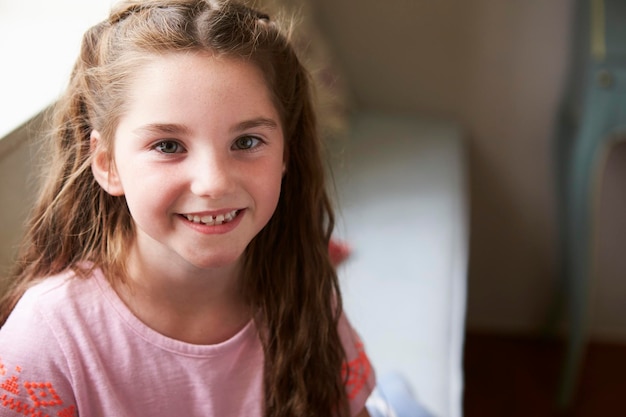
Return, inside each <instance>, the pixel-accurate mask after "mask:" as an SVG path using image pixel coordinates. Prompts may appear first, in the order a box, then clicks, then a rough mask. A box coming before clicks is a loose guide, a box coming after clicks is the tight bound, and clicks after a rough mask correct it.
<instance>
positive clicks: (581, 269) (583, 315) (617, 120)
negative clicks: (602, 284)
mask: <svg viewBox="0 0 626 417" xmlns="http://www.w3.org/2000/svg"><path fill="white" fill-rule="evenodd" d="M575 12H576V16H575V30H574V34H573V37H572V41H573V43H574V45H573V49H572V51H573V54H572V65H571V71H570V75H569V83H568V88H567V89H566V92H565V97H564V103H563V107H562V112H561V117H560V123H559V132H558V134H557V140H556V151H557V152H556V157H557V167H558V175H557V177H558V185H559V207H558V210H559V216H560V218H559V220H560V226H561V227H560V242H561V251H560V255H561V260H562V262H561V265H562V270H561V275H562V279H563V285H564V288H565V289H566V291H565V293H564V295H565V297H566V306H567V308H566V310H565V311H566V312H567V317H566V322H567V323H568V325H569V331H568V335H567V343H566V352H565V360H564V364H563V370H562V375H561V384H560V387H559V393H558V404H559V406H560V407H561V408H567V407H568V406H569V405H570V404H571V402H572V400H573V396H574V394H575V393H576V388H577V382H578V379H579V374H580V368H581V366H582V363H583V360H584V353H585V347H586V343H587V340H588V328H589V315H590V308H589V306H590V301H591V283H592V272H593V237H594V228H593V218H594V205H595V204H596V203H597V202H598V198H597V197H598V196H599V190H600V187H599V186H600V184H601V181H600V180H601V178H602V173H603V171H604V168H605V162H606V159H607V156H608V154H609V152H610V150H611V148H612V147H613V146H614V145H615V144H616V143H617V142H618V141H622V140H624V139H625V138H626V1H624V0H575ZM625 275H626V273H625Z"/></svg>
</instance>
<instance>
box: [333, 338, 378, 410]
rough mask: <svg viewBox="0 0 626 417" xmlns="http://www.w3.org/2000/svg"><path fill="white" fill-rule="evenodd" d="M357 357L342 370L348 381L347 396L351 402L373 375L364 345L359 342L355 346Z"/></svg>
mask: <svg viewBox="0 0 626 417" xmlns="http://www.w3.org/2000/svg"><path fill="white" fill-rule="evenodd" d="M355 347H356V350H357V357H356V358H355V359H353V360H351V361H350V362H348V363H344V364H343V366H342V368H341V375H342V377H343V378H344V380H345V381H346V395H347V396H348V399H349V400H353V399H354V398H356V396H357V394H358V393H359V392H360V391H361V390H362V389H363V387H364V386H365V385H366V384H367V381H368V379H369V377H370V374H371V373H372V365H371V364H370V361H369V359H368V357H367V355H366V354H365V349H364V346H363V343H362V342H361V341H358V342H357V343H356V345H355Z"/></svg>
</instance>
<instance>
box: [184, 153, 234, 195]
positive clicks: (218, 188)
mask: <svg viewBox="0 0 626 417" xmlns="http://www.w3.org/2000/svg"><path fill="white" fill-rule="evenodd" d="M189 174H190V177H191V179H192V180H191V192H192V193H193V194H195V195H197V196H201V197H210V198H213V199H219V198H222V197H223V196H225V195H228V194H229V193H230V192H231V191H232V188H233V185H234V182H233V178H234V174H235V173H234V167H233V166H232V164H230V163H229V162H228V158H227V157H226V156H220V155H212V156H210V157H203V158H197V160H196V161H195V163H194V164H193V165H192V166H191V172H190V173H189Z"/></svg>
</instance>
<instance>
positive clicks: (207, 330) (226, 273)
mask: <svg viewBox="0 0 626 417" xmlns="http://www.w3.org/2000/svg"><path fill="white" fill-rule="evenodd" d="M127 270H128V276H127V277H126V283H125V284H120V285H117V287H116V288H115V290H116V292H117V293H118V295H119V296H120V298H121V299H122V300H123V301H124V303H125V304H126V305H127V306H128V308H129V309H130V310H131V311H132V312H133V313H134V314H135V315H136V316H137V317H138V318H139V319H140V320H141V321H142V322H144V323H145V324H146V325H147V326H149V327H151V328H152V329H154V330H156V331H157V332H159V333H161V334H163V335H165V336H168V337H171V338H173V339H177V340H181V341H183V342H188V343H193V344H202V345H208V344H216V343H220V342H223V341H225V340H228V339H229V338H231V337H232V336H234V335H235V334H236V333H237V332H239V330H241V329H242V328H243V327H244V326H245V325H246V324H247V323H248V322H249V321H250V319H251V313H250V309H249V308H248V306H247V305H246V303H245V302H244V300H243V297H242V296H241V291H240V287H239V284H240V279H239V273H240V272H239V271H240V267H239V264H238V263H237V264H234V265H230V266H226V267H222V268H215V269H210V270H198V269H195V268H181V267H180V265H177V264H176V263H175V262H172V263H169V267H166V268H163V265H159V266H158V267H153V266H151V265H150V264H149V263H146V262H142V261H141V260H139V259H137V257H134V256H133V255H132V252H131V256H129V263H128V268H127Z"/></svg>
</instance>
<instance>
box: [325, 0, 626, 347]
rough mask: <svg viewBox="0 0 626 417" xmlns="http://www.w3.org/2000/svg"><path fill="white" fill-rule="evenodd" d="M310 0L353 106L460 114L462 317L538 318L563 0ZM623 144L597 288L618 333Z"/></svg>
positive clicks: (614, 168)
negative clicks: (464, 214)
mask: <svg viewBox="0 0 626 417" xmlns="http://www.w3.org/2000/svg"><path fill="white" fill-rule="evenodd" d="M315 4H316V5H317V11H318V19H319V21H320V24H321V25H322V27H323V28H324V33H325V34H326V35H327V38H328V39H329V40H330V42H331V45H332V49H333V51H334V53H335V58H336V60H337V62H338V63H339V65H340V67H341V68H342V70H343V77H344V79H345V80H346V81H347V84H349V85H350V87H351V92H352V101H353V109H354V111H359V110H362V109H368V110H371V109H376V110H381V111H399V112H404V113H407V112H408V113H417V114H429V115H432V116H435V117H444V118H452V119H455V120H458V121H460V122H461V123H462V124H463V125H464V126H465V128H466V130H467V132H466V133H467V134H466V136H467V140H468V143H469V150H470V152H469V157H470V168H471V192H472V202H471V229H472V230H471V242H470V244H471V255H470V271H469V299H468V325H469V326H470V327H473V328H487V329H496V330H501V331H507V332H509V331H523V332H528V331H536V330H538V329H540V328H541V326H542V325H543V323H544V322H545V319H546V315H547V313H548V310H549V306H550V305H551V302H552V300H553V295H554V286H555V281H556V277H555V276H556V269H557V268H556V264H555V262H556V250H555V246H556V233H557V231H556V226H555V219H556V213H555V196H554V189H553V171H552V170H553V165H552V155H551V152H552V148H551V147H552V134H553V133H552V132H553V128H554V125H553V123H554V118H555V111H556V108H557V106H558V103H559V99H560V95H561V90H562V87H563V84H564V77H565V73H566V70H567V68H566V63H567V60H568V50H569V46H570V45H569V41H570V33H569V31H570V12H571V8H572V1H571V0H550V1H545V0H528V1H502V0H439V1H418V0H389V1H385V2H381V1H379V0H363V1H361V2H359V3H358V5H355V3H353V2H350V1H347V0H344V1H338V0H317V1H316V2H315ZM623 155H624V152H622V153H621V154H619V155H618V156H616V157H614V158H612V159H611V160H610V164H609V169H608V171H607V175H606V179H607V184H613V185H612V187H613V189H612V191H608V192H606V193H605V196H604V200H603V205H604V211H603V212H602V214H601V215H602V216H603V217H602V223H603V225H604V229H603V230H605V229H606V230H608V231H609V232H606V230H605V232H606V233H605V237H603V238H601V241H600V245H601V246H600V247H601V250H602V251H603V254H602V256H601V257H600V259H599V261H600V264H599V266H598V270H599V272H600V276H599V277H598V279H597V280H596V291H595V292H596V293H595V295H594V297H595V313H596V314H595V317H594V321H593V324H594V329H595V331H596V333H597V334H603V335H607V334H608V335H609V336H610V337H624V336H626V307H624V306H623V305H622V304H623V303H620V302H619V300H620V299H621V300H623V299H624V295H626V285H624V284H622V281H623V280H622V278H623V276H624V272H623V271H624V270H626V269H625V266H626V265H624V262H623V261H620V260H619V259H620V256H618V255H617V252H619V248H620V247H623V246H624V243H625V239H624V237H625V236H626V233H625V232H624V230H625V229H626V227H625V226H624V220H623V216H622V215H621V214H620V211H619V210H620V208H621V210H622V211H621V213H623V212H624V210H623V208H624V205H625V203H624V200H625V199H626V196H625V195H624V191H621V192H619V191H615V189H616V188H619V186H618V185H615V184H619V183H620V179H621V184H623V180H624V178H625V176H624V175H626V173H625V172H624V171H625V169H624V165H626V164H625V162H626V161H625V159H626V158H624V156H623ZM620 158H621V159H620ZM620 160H621V163H620V162H619V161H620ZM609 187H610V185H607V187H605V188H609ZM621 188H622V189H623V186H622V187H621ZM619 225H621V229H619V227H618V226H619ZM615 230H617V231H615ZM611 231H613V232H611ZM620 240H621V243H620ZM621 258H624V257H623V256H622V257H621ZM620 296H621V297H620Z"/></svg>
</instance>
